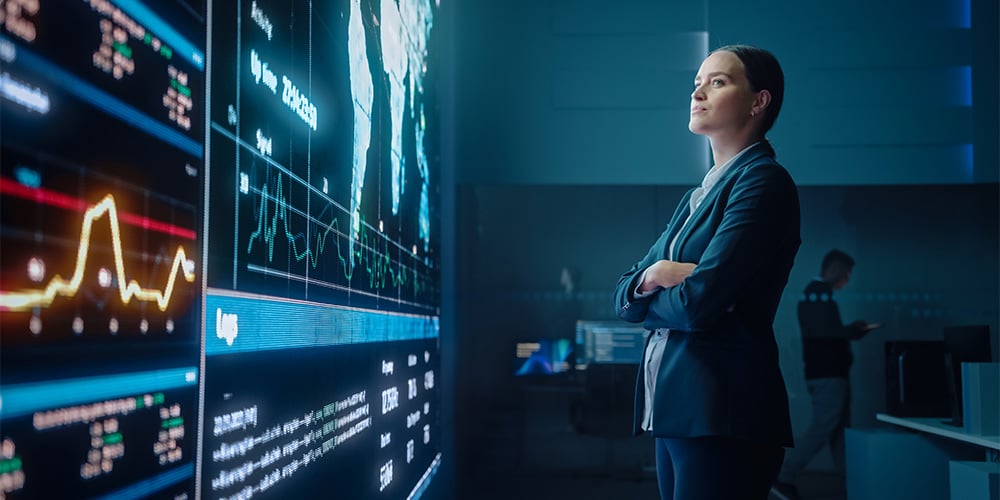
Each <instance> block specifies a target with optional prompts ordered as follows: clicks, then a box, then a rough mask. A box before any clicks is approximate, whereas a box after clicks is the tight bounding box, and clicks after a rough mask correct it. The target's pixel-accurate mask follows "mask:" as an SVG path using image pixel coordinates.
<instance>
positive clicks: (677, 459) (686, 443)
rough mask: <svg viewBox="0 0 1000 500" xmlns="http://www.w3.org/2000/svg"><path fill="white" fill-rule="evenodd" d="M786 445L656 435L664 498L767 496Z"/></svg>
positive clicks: (744, 499) (756, 499)
mask: <svg viewBox="0 0 1000 500" xmlns="http://www.w3.org/2000/svg"><path fill="white" fill-rule="evenodd" d="M784 457H785V449H784V448H782V447H780V446H777V445H769V444H762V443H755V442H751V441H746V440H741V439H732V438H724V437H697V438H656V478H657V481H658V482H659V485H660V497H661V498H662V499H663V500H715V499H718V500H766V499H767V496H768V491H769V490H770V489H771V484H772V483H773V482H774V479H775V478H776V477H777V476H778V470H780V469H781V461H782V460H783V459H784Z"/></svg>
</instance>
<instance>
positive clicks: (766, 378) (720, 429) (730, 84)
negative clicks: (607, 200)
mask: <svg viewBox="0 0 1000 500" xmlns="http://www.w3.org/2000/svg"><path fill="white" fill-rule="evenodd" d="M783 95H784V76H783V73H782V71H781V66H780V65H779V64H778V61H777V59H775V58H774V56H773V55H772V54H771V53H769V52H767V51H765V50H763V49H759V48H756V47H749V46H739V45H737V46H726V47H722V48H720V49H717V50H715V51H714V52H712V53H711V54H709V56H708V57H707V58H706V59H705V60H704V62H702V65H701V68H699V70H698V74H697V75H696V76H695V80H694V92H693V93H692V94H691V118H690V123H689V125H688V128H689V129H690V130H691V131H692V132H694V133H696V134H701V135H704V136H706V137H708V139H709V142H710V144H711V147H712V155H713V158H714V160H715V166H713V167H712V169H711V170H709V171H708V173H707V174H706V175H705V179H704V180H703V181H702V183H701V185H700V186H699V187H696V188H694V189H692V190H691V191H689V192H688V193H687V194H686V195H685V196H684V197H683V198H682V199H681V202H680V205H679V206H678V207H677V209H676V211H675V212H674V215H673V217H672V218H671V220H670V223H669V224H668V225H667V228H666V230H665V231H663V234H661V235H660V237H659V238H658V239H657V240H656V242H655V243H653V246H652V248H650V249H649V252H648V253H647V254H646V256H645V257H644V258H643V259H642V260H640V261H639V262H638V263H636V264H635V265H634V266H632V268H631V269H630V270H629V271H628V272H626V273H625V274H623V275H622V277H621V279H620V280H619V281H618V287H617V289H616V290H615V297H614V299H615V308H616V310H617V312H618V315H619V316H620V317H621V318H622V319H624V320H625V321H629V322H634V323H643V325H644V326H645V327H646V328H647V329H649V330H651V334H650V335H649V338H648V340H647V343H646V348H645V351H644V355H643V361H642V363H641V365H640V369H639V377H638V380H637V384H636V400H635V409H636V419H635V431H636V433H637V434H638V433H641V432H643V431H650V432H652V433H653V436H654V437H655V438H656V439H655V442H656V468H657V479H658V481H659V488H660V495H661V496H662V497H663V498H664V499H678V500H687V499H761V500H763V499H765V498H767V495H768V490H769V488H770V485H771V482H772V481H773V480H774V478H775V476H776V475H777V473H778V470H779V468H780V467H781V461H782V459H783V457H784V448H783V447H785V446H791V445H792V433H791V422H790V418H789V413H788V394H787V392H786V390H785V383H784V380H783V379H782V377H781V371H780V369H779V366H778V348H777V344H776V343H775V340H774V328H773V322H774V314H775V311H776V310H777V308H778V301H779V299H780V298H781V292H782V290H783V289H784V287H785V285H786V284H787V282H788V273H789V271H790V270H791V268H792V262H793V260H794V258H795V254H796V252H797V251H798V248H799V243H800V238H799V202H798V194H797V191H796V187H795V184H794V183H793V182H792V179H791V177H790V176H789V175H788V172H787V171H785V169H784V168H783V167H782V166H781V165H779V164H778V163H777V162H776V161H775V158H774V156H775V155H774V150H773V149H771V145H770V144H769V143H768V141H767V139H765V138H764V135H765V134H766V133H767V131H768V130H769V129H770V128H771V125H773V124H774V121H775V119H776V118H777V117H778V112H779V111H780V110H781V102H782V98H783Z"/></svg>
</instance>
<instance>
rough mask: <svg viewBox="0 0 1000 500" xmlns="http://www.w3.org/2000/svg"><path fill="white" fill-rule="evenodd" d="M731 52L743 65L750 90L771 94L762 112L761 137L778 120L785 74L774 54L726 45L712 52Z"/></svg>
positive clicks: (762, 50) (783, 94)
mask: <svg viewBox="0 0 1000 500" xmlns="http://www.w3.org/2000/svg"><path fill="white" fill-rule="evenodd" d="M723 50H724V51H726V52H732V53H733V54H734V55H735V56H736V57H738V58H739V59H740V62H742V63H743V72H744V73H745V74H746V76H747V81H749V82H750V89H751V90H753V91H754V92H760V91H761V90H767V91H768V92H770V93H771V103H770V104H768V106H767V109H765V110H764V121H762V122H761V131H760V135H761V136H763V135H764V134H765V133H767V131H768V130H771V126H773V125H774V121H775V120H777V119H778V112H780V111H781V101H782V100H784V97H785V74H784V72H782V71H781V65H780V64H778V59H777V58H776V57H774V54H772V53H770V52H768V51H766V50H764V49H761V48H757V47H753V46H750V45H726V46H724V47H719V48H717V49H715V50H713V51H712V53H715V52H720V51H723Z"/></svg>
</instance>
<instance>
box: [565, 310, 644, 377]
mask: <svg viewBox="0 0 1000 500" xmlns="http://www.w3.org/2000/svg"><path fill="white" fill-rule="evenodd" d="M648 335H649V332H648V331H647V330H646V329H645V328H643V327H642V325H636V324H631V323H625V322H622V321H586V320H580V321H577V322H576V345H577V349H576V352H577V356H576V365H577V368H578V369H586V367H587V366H588V365H590V364H632V363H636V364H638V363H639V361H641V360H642V351H643V349H644V348H645V347H646V337H647V336H648Z"/></svg>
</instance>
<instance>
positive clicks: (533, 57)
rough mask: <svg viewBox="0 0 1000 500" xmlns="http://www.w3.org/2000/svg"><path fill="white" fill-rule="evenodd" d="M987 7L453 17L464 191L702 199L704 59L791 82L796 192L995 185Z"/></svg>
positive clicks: (993, 30)
mask: <svg viewBox="0 0 1000 500" xmlns="http://www.w3.org/2000/svg"><path fill="white" fill-rule="evenodd" d="M997 9H998V6H997V2H996V1H995V0H926V1H923V2H912V1H908V0H878V1H874V2H873V1H870V0H838V1H835V2H834V1H823V2H799V1H794V0H766V1H758V2H745V1H743V0H711V1H708V0H695V1H689V2H663V1H659V0H622V1H620V2H616V3H615V4H613V5H611V4H608V3H607V2H602V1H597V0H547V1H537V0H529V1H524V0H504V1H495V0H494V1H477V2H461V3H460V4H458V5H457V6H456V8H455V12H456V16H457V19H458V21H457V26H456V41H457V42H458V43H457V46H456V58H455V64H456V67H457V73H456V77H457V79H458V80H457V93H456V96H455V99H456V103H457V106H456V113H457V118H456V122H457V124H458V125H459V127H460V131H459V135H460V136H461V137H462V140H461V141H460V142H459V143H458V147H459V150H458V151H457V159H458V164H459V172H458V179H459V182H463V183H470V184H492V183H545V184H596V185H602V184H615V185H630V184H632V185H635V184H659V185H678V184H689V183H690V184H693V183H695V182H697V181H698V180H700V179H701V177H702V176H703V175H704V172H705V171H706V170H707V169H708V167H709V166H710V162H709V158H708V148H707V145H706V143H705V140H704V139H703V138H700V137H696V136H693V135H692V134H690V133H688V131H687V119H688V110H689V102H690V94H691V88H692V82H693V80H694V76H695V73H696V72H697V69H698V67H699V65H700V63H701V60H702V59H703V58H704V57H705V55H706V54H707V52H708V50H710V49H713V48H716V47H719V46H721V45H725V44H732V43H748V44H754V45H759V46H761V47H764V48H767V49H769V50H771V51H772V52H773V53H774V54H775V55H776V56H777V57H778V59H779V60H780V61H781V63H782V66H783V68H784V71H785V79H786V93H785V103H784V106H783V107H782V112H781V114H782V116H781V119H779V120H778V121H777V123H776V124H775V128H774V129H773V131H772V132H771V134H770V139H771V141H772V142H773V143H774V144H775V145H776V147H778V149H779V150H780V151H781V154H782V156H783V159H784V160H785V161H787V162H788V164H789V165H796V166H797V167H798V170H797V172H796V180H797V181H798V182H800V183H802V185H872V184H873V185H892V184H950V183H968V182H996V181H997V180H998V169H997V161H998V149H997V141H996V138H997V136H998V134H1000V126H998V121H997V116H998V106H1000V100H998V99H1000V98H998V93H997V86H996V82H997V79H998V76H1000V72H998V69H997V68H998V62H997V61H998V59H1000V48H998V44H997V17H998V13H997Z"/></svg>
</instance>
